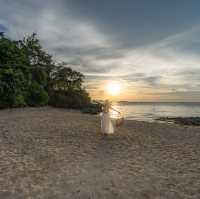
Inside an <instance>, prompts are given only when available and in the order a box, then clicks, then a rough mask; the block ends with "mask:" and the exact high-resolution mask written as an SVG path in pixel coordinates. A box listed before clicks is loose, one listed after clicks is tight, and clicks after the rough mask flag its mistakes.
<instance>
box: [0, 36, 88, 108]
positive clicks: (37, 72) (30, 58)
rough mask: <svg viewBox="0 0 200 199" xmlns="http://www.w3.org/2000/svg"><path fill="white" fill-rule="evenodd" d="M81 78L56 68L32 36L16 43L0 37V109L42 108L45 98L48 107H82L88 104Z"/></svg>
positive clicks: (62, 66) (79, 75) (67, 69)
mask: <svg viewBox="0 0 200 199" xmlns="http://www.w3.org/2000/svg"><path fill="white" fill-rule="evenodd" d="M83 78H84V76H83V74H81V73H80V72H77V71H75V70H72V69H71V68H70V67H66V66H65V64H64V63H61V64H58V65H56V64H55V63H54V62H53V60H52V57H51V55H49V54H48V53H47V52H46V51H44V50H43V48H42V46H41V44H40V42H39V40H38V39H37V36H36V34H35V33H33V34H32V35H30V36H28V37H24V38H23V39H22V40H19V41H15V40H11V39H9V38H6V37H5V36H4V35H0V108H8V107H21V106H43V105H47V103H48V101H49V98H50V103H51V104H52V105H55V104H56V105H57V104H59V106H60V107H63V106H65V107H69V108H80V107H83V106H84V105H86V104H87V103H88V102H89V101H90V98H89V95H88V93H87V92H86V91H85V89H84V88H83V87H82V83H83ZM61 99H62V100H61ZM56 100H58V101H56Z"/></svg>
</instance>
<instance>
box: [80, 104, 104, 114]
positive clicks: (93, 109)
mask: <svg viewBox="0 0 200 199" xmlns="http://www.w3.org/2000/svg"><path fill="white" fill-rule="evenodd" d="M101 111H102V105H101V104H99V103H95V102H91V103H90V104H89V105H88V106H87V107H85V108H83V109H82V110H81V112H82V113H88V114H98V113H100V112H101Z"/></svg>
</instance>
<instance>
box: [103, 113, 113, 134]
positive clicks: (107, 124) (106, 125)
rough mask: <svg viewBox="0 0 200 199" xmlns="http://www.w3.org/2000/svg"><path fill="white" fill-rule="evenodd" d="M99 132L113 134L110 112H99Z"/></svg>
mask: <svg viewBox="0 0 200 199" xmlns="http://www.w3.org/2000/svg"><path fill="white" fill-rule="evenodd" d="M100 117H101V132H102V133H103V134H113V133H114V125H113V122H112V120H111V117H110V113H109V112H108V113H104V112H103V113H101V114H100Z"/></svg>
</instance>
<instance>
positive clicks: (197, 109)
mask: <svg viewBox="0 0 200 199" xmlns="http://www.w3.org/2000/svg"><path fill="white" fill-rule="evenodd" d="M113 108H114V109H116V110H118V111H119V112H120V113H121V115H122V116H123V117H124V118H125V119H126V120H137V121H147V122H154V121H156V119H158V118H159V117H200V102H126V101H123V102H116V103H113ZM119 116H120V115H119V114H117V113H116V112H112V117H113V118H117V117H119Z"/></svg>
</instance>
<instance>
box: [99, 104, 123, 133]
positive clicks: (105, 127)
mask: <svg viewBox="0 0 200 199" xmlns="http://www.w3.org/2000/svg"><path fill="white" fill-rule="evenodd" d="M111 109H112V110H114V111H116V112H118V111H117V110H115V109H113V108H112V106H111V102H110V101H109V100H106V101H105V103H104V104H103V110H102V113H101V114H100V116H101V132H102V133H103V135H107V134H113V133H114V132H115V128H114V124H113V121H112V119H111V114H110V110H111ZM118 113H119V114H120V112H118ZM122 122H123V118H120V119H118V120H117V121H116V126H119V125H121V124H122Z"/></svg>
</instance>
